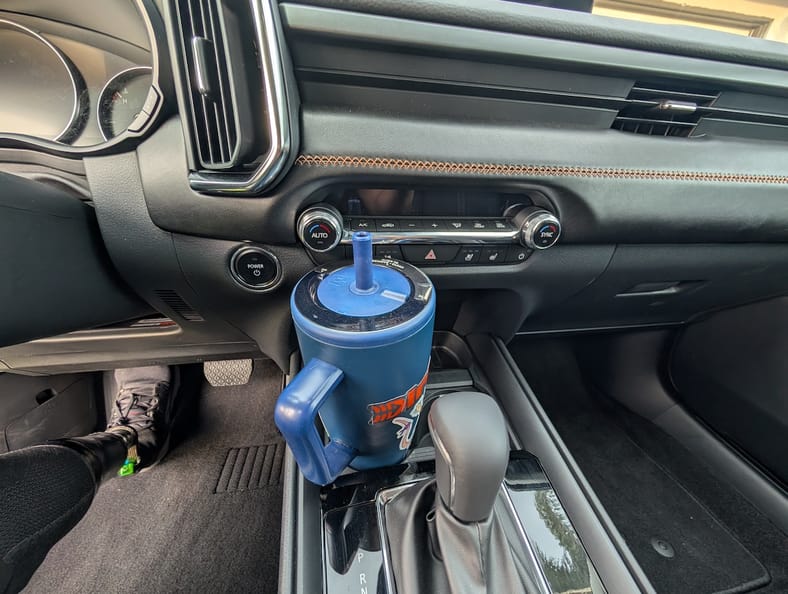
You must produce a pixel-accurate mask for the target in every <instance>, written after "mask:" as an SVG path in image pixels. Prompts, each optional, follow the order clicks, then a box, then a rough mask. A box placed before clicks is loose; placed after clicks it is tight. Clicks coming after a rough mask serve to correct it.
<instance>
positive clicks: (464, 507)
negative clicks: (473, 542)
mask: <svg viewBox="0 0 788 594" xmlns="http://www.w3.org/2000/svg"><path fill="white" fill-rule="evenodd" d="M428 423H429V428H430V434H431V435H432V440H433V442H434V443H435V478H436V481H437V486H438V493H439V494H440V498H441V500H442V501H443V503H444V504H445V505H446V507H447V508H448V510H449V511H450V512H451V514H452V515H453V516H454V517H455V518H457V519H458V520H460V521H461V522H481V521H483V520H486V519H487V518H488V517H489V516H490V514H491V513H492V509H493V504H494V503H495V498H496V496H497V494H498V490H499V489H500V487H501V481H503V476H504V473H505V472H506V465H507V463H508V461H509V437H508V435H507V431H506V421H505V420H504V418H503V414H502V413H501V410H500V409H499V408H498V405H497V404H496V403H495V401H494V400H493V399H492V398H490V397H489V396H486V395H484V394H479V393H476V392H457V393H454V394H451V395H448V396H447V397H444V398H440V399H438V400H437V401H436V402H435V403H434V404H433V405H432V407H431V408H430V412H429V417H428Z"/></svg>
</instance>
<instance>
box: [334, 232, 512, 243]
mask: <svg viewBox="0 0 788 594" xmlns="http://www.w3.org/2000/svg"><path fill="white" fill-rule="evenodd" d="M369 234H370V235H372V243H375V244H379V243H384V244H385V243H479V244H484V243H518V237H519V236H520V230H519V229H511V230H510V231H427V230H425V231H400V232H391V233H387V232H380V231H370V232H369ZM352 239H353V231H352V230H350V229H343V230H342V241H340V243H341V244H343V245H349V244H351V243H352Z"/></svg>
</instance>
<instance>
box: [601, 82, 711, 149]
mask: <svg viewBox="0 0 788 594" xmlns="http://www.w3.org/2000/svg"><path fill="white" fill-rule="evenodd" d="M717 97H719V93H718V92H713V91H711V92H704V93H699V92H696V91H690V90H687V89H682V88H675V87H672V88H665V87H660V86H658V85H647V84H640V83H635V86H633V87H632V90H631V91H630V92H629V95H628V96H627V103H628V104H627V106H626V107H624V108H623V109H622V110H620V111H619V112H618V116H617V117H616V119H615V121H614V122H613V126H612V127H613V128H615V129H616V130H623V131H624V132H633V133H635V134H650V135H654V136H684V137H686V136H691V135H692V132H693V131H694V130H695V127H696V126H697V125H698V122H699V121H700V119H701V117H702V115H703V111H702V109H701V108H704V107H709V106H710V105H712V104H713V103H714V101H716V99H717Z"/></svg>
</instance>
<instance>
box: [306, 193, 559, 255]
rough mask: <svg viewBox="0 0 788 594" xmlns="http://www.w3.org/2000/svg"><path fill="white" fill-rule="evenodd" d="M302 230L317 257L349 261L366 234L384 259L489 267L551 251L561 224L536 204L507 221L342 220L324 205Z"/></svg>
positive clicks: (504, 218) (522, 208) (509, 215)
mask: <svg viewBox="0 0 788 594" xmlns="http://www.w3.org/2000/svg"><path fill="white" fill-rule="evenodd" d="M297 231H298V237H299V239H300V240H301V242H302V243H303V244H304V245H305V246H306V247H307V248H308V249H309V250H311V251H312V252H314V253H316V254H319V253H326V252H330V253H331V254H332V255H337V256H340V257H349V255H350V243H351V238H352V235H353V233H354V232H355V231H367V232H369V233H370V234H371V235H372V242H373V245H374V254H375V257H376V258H379V259H387V258H391V259H396V260H405V261H407V262H411V263H413V264H416V265H419V266H469V265H484V266H487V265H496V264H517V263H519V262H523V261H525V260H526V259H527V258H528V257H529V256H530V254H531V253H532V252H533V251H534V250H543V249H547V248H549V247H552V246H553V245H555V243H556V242H557V241H558V238H559V237H560V235H561V223H560V221H559V220H558V218H557V217H556V216H555V215H554V214H553V213H551V212H550V211H548V210H545V209H544V208H541V207H536V206H520V207H513V208H511V209H509V210H508V211H507V212H506V213H505V216H502V217H414V216H409V217H394V216H379V217H375V216H373V217H369V216H342V215H341V214H340V213H339V211H338V210H337V209H336V208H334V207H333V206H331V205H328V204H319V205H316V206H312V207H310V208H308V209H307V210H305V211H304V212H303V213H302V214H301V216H300V217H299V218H298V223H297ZM346 252H347V253H346Z"/></svg>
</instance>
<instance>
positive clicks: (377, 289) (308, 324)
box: [291, 231, 435, 341]
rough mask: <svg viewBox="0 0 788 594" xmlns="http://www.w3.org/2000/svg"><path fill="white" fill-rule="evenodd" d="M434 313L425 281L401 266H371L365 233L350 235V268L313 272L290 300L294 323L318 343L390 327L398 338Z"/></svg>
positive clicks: (387, 263)
mask: <svg viewBox="0 0 788 594" xmlns="http://www.w3.org/2000/svg"><path fill="white" fill-rule="evenodd" d="M434 308H435V295H434V290H433V287H432V283H431V282H430V280H429V278H427V276H426V275H425V274H424V273H423V272H421V270H419V269H418V268H416V267H415V266H411V265H410V264H407V263H405V262H399V261H397V260H374V261H373V259H372V237H371V236H370V234H369V233H367V232H365V231H359V232H356V233H355V234H354V235H353V265H346V264H340V265H338V266H334V267H318V268H316V269H314V270H312V271H311V272H309V273H308V274H307V275H306V276H304V277H303V278H302V279H301V280H300V281H299V282H298V284H297V285H296V287H295V289H293V295H292V299H291V309H292V313H293V318H294V320H295V322H296V324H297V325H298V326H299V327H300V328H301V329H302V330H306V331H307V332H308V333H309V334H311V335H313V336H315V337H316V338H319V337H321V336H323V335H324V334H330V335H333V334H334V333H335V332H342V333H346V332H352V333H367V332H375V331H380V330H387V329H392V330H393V329H394V328H397V329H398V331H397V332H395V334H399V333H400V331H406V330H407V328H405V327H404V326H407V327H408V328H410V327H412V326H414V325H418V326H419V327H421V325H423V324H421V323H420V321H421V322H426V321H427V320H428V319H429V318H430V317H431V316H432V313H433V311H434ZM422 318H424V319H423V320H422ZM323 337H324V338H325V339H326V340H329V341H330V338H329V337H328V336H323ZM394 339H396V336H394V335H392V336H389V337H388V338H387V340H394Z"/></svg>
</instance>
